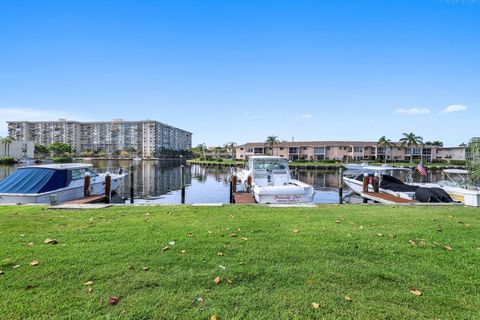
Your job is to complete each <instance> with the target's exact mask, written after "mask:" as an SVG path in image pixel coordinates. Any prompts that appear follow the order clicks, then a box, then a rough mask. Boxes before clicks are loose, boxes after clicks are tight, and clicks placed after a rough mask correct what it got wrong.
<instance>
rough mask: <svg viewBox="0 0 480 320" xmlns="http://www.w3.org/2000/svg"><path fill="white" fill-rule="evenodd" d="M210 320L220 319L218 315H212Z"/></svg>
mask: <svg viewBox="0 0 480 320" xmlns="http://www.w3.org/2000/svg"><path fill="white" fill-rule="evenodd" d="M210 320H218V318H217V316H211V317H210Z"/></svg>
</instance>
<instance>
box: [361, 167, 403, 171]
mask: <svg viewBox="0 0 480 320" xmlns="http://www.w3.org/2000/svg"><path fill="white" fill-rule="evenodd" d="M362 169H363V170H368V171H390V170H396V171H412V169H409V168H399V167H387V166H366V167H363V168H362Z"/></svg>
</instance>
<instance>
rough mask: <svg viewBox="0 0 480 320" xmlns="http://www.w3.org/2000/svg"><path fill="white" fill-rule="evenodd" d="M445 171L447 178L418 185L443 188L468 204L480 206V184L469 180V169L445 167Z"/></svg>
mask: <svg viewBox="0 0 480 320" xmlns="http://www.w3.org/2000/svg"><path fill="white" fill-rule="evenodd" d="M443 173H444V174H445V175H446V178H447V179H446V180H440V181H437V182H435V183H423V184H417V185H419V186H424V187H438V188H442V189H443V190H445V191H446V192H447V193H448V194H449V195H450V196H451V197H452V199H454V200H456V201H460V202H463V203H464V204H465V205H467V206H473V207H479V206H480V186H476V185H472V184H470V183H469V182H468V171H467V170H463V169H444V170H443Z"/></svg>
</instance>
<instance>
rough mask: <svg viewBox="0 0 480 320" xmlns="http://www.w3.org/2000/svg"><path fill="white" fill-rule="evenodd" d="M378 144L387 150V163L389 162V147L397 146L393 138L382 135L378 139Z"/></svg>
mask: <svg viewBox="0 0 480 320" xmlns="http://www.w3.org/2000/svg"><path fill="white" fill-rule="evenodd" d="M377 144H378V145H379V146H380V147H382V148H383V149H384V150H385V157H384V158H385V163H387V148H390V149H391V148H393V147H395V143H393V142H392V140H390V139H387V138H386V137H385V136H383V137H381V138H380V139H378V142H377Z"/></svg>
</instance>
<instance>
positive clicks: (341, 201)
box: [338, 166, 343, 204]
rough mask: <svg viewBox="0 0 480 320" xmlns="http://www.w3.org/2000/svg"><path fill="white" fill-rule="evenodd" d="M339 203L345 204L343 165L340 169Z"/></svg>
mask: <svg viewBox="0 0 480 320" xmlns="http://www.w3.org/2000/svg"><path fill="white" fill-rule="evenodd" d="M338 204H343V167H342V166H340V168H339V169H338Z"/></svg>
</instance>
